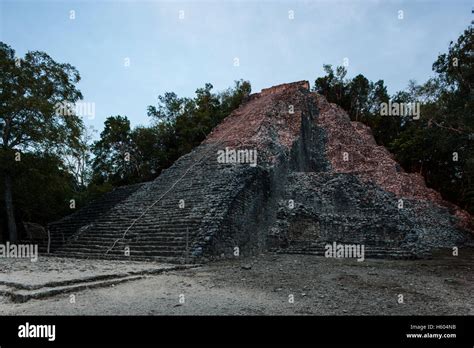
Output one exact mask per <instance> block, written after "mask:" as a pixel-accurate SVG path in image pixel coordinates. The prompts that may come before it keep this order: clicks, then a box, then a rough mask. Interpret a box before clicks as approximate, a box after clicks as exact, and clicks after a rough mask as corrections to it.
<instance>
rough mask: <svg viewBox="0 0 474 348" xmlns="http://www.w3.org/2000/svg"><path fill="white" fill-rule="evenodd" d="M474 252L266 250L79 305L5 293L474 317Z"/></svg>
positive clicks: (28, 309)
mask: <svg viewBox="0 0 474 348" xmlns="http://www.w3.org/2000/svg"><path fill="white" fill-rule="evenodd" d="M473 256H474V252H473V251H472V250H469V251H462V252H461V256H458V257H450V256H449V255H446V254H440V255H437V256H436V257H434V258H433V259H431V260H415V261H408V260H407V261H405V260H404V261H397V260H370V259H368V260H365V261H364V262H357V261H355V260H341V259H339V260H338V259H326V258H323V257H317V256H310V255H276V254H265V255H260V256H258V257H255V258H248V259H240V260H237V259H236V260H226V261H220V262H215V263H212V264H208V265H205V266H202V267H199V268H193V269H187V270H179V271H169V272H167V273H164V274H160V275H150V276H147V277H146V278H144V279H140V280H136V281H131V282H126V283H122V284H117V285H115V286H110V287H107V288H97V289H88V290H83V291H80V292H77V293H74V295H75V300H76V303H74V304H71V303H70V296H71V294H61V295H57V296H55V297H51V298H47V299H42V300H30V301H28V302H26V303H13V302H11V301H9V300H8V299H6V298H1V297H0V313H2V314H4V315H28V314H32V315H43V314H45V315H55V314H59V315H308V314H310V315H368V314H375V315H377V314H379V315H466V314H467V315H473V314H474V301H473V299H472V294H473V293H474V275H473V274H474V272H473V268H474V264H473V260H474V258H473ZM51 262H53V263H54V260H53V261H51ZM88 262H92V263H94V262H95V261H88ZM109 266H110V265H109ZM12 267H13V266H12ZM51 267H53V266H51ZM24 271H25V270H24V269H23V270H22V272H24ZM11 272H12V271H11ZM13 272H14V271H13ZM400 295H402V296H403V303H399V300H400V299H401V297H400ZM292 299H293V300H294V301H292ZM183 302H184V303H183Z"/></svg>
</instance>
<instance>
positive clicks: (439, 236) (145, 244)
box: [49, 81, 472, 262]
mask: <svg viewBox="0 0 474 348" xmlns="http://www.w3.org/2000/svg"><path fill="white" fill-rule="evenodd" d="M233 151H241V152H240V154H241V155H242V156H236V157H233V156H232V154H233V153H234V152H233ZM246 151H247V152H246ZM251 151H252V152H251ZM224 153H225V154H226V156H223V157H222V154H224ZM252 153H253V154H256V161H253V162H251V161H249V159H250V158H251V156H247V157H246V156H244V155H249V154H252ZM234 154H235V153H234ZM220 156H221V157H220ZM222 159H224V161H223V160H222ZM254 159H255V158H254ZM236 162H237V163H236ZM242 162H244V163H242ZM470 223H471V216H470V215H469V214H468V213H466V212H465V211H463V210H461V209H460V208H458V207H456V206H454V205H452V204H449V203H447V202H445V201H443V200H442V199H441V197H440V195H439V194H438V193H437V192H435V191H433V190H431V189H429V188H427V187H426V186H425V184H424V180H423V178H422V177H421V176H419V175H417V174H409V173H405V172H404V171H403V169H402V168H401V167H400V166H399V165H398V164H397V163H396V162H395V160H394V159H393V156H392V155H391V154H390V153H389V152H388V151H387V150H386V149H385V148H383V147H381V146H378V145H377V144H376V143H375V141H374V138H373V136H372V135H371V132H370V129H369V128H368V127H366V126H365V125H363V124H361V123H359V122H353V121H351V120H350V119H349V116H348V115H347V113H345V112H344V111H343V110H342V109H341V108H339V107H338V106H337V105H335V104H331V103H328V102H327V101H326V99H325V98H324V97H322V96H320V95H318V94H316V93H313V92H310V89H309V83H308V82H307V81H300V82H295V83H289V84H283V85H279V86H275V87H271V88H268V89H263V90H262V91H261V92H260V93H255V94H252V95H250V96H249V98H248V101H247V102H246V103H244V104H243V105H241V106H240V107H239V108H238V109H236V110H235V111H234V112H232V113H231V114H230V115H229V116H228V117H227V118H226V119H224V120H223V122H222V123H221V124H220V125H219V126H217V127H216V128H215V129H214V130H213V132H212V133H211V134H210V135H209V136H208V137H207V138H206V140H205V141H203V142H202V143H201V144H200V145H199V146H198V147H196V148H195V149H194V150H193V151H192V152H191V153H189V154H187V155H184V156H182V157H181V158H180V159H178V160H177V161H176V162H175V163H174V165H173V166H171V167H170V168H168V169H167V170H165V171H163V172H162V174H161V175H160V176H159V177H158V178H157V179H156V180H154V181H151V182H146V183H142V184H138V185H133V186H127V187H122V188H117V189H115V190H114V191H112V192H110V193H108V194H106V195H104V196H103V197H102V198H101V199H99V200H97V201H95V202H92V203H91V204H90V205H89V206H86V207H85V208H83V209H81V210H79V211H77V212H76V213H74V214H72V215H70V216H67V217H65V218H63V219H62V220H60V221H57V222H55V223H53V224H51V225H50V226H49V230H50V232H51V243H50V250H51V252H52V253H53V254H55V255H59V256H71V257H87V258H117V259H119V258H120V259H131V260H141V259H152V260H158V261H167V262H194V261H203V260H207V259H212V258H217V257H222V256H224V257H226V256H230V257H233V256H234V255H236V252H238V253H239V255H244V256H245V255H251V254H254V253H257V252H260V251H263V250H268V249H272V250H278V251H280V252H287V253H314V254H321V253H322V252H323V246H324V245H325V244H326V243H333V242H338V243H353V244H354V243H357V244H364V245H365V250H366V256H367V257H371V256H373V257H419V256H423V255H426V254H427V253H429V252H430V251H431V250H432V249H435V248H444V247H446V248H448V247H449V248H451V247H453V246H458V247H459V246H462V245H463V244H464V243H466V242H470V241H471V240H472V233H471V230H470V227H469V226H470Z"/></svg>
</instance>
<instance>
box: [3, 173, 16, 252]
mask: <svg viewBox="0 0 474 348" xmlns="http://www.w3.org/2000/svg"><path fill="white" fill-rule="evenodd" d="M12 190H13V184H12V177H11V175H10V173H5V197H4V198H5V209H6V212H7V221H8V234H9V236H10V242H11V243H16V242H17V240H18V234H17V230H16V222H15V211H14V209H13V195H12Z"/></svg>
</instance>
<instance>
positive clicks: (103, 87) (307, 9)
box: [0, 0, 472, 130]
mask: <svg viewBox="0 0 474 348" xmlns="http://www.w3.org/2000/svg"><path fill="white" fill-rule="evenodd" d="M471 9H472V2H470V1H463V0H458V1H453V0H446V1H413V0H411V1H369V0H367V1H364V0H357V1H355V0H354V1H177V2H171V1H51V0H49V1H46V0H35V1H32V0H26V1H22V0H17V1H9V0H0V40H1V41H3V42H6V43H7V44H9V45H10V46H12V47H13V48H14V49H15V50H16V51H17V55H19V56H22V55H24V53H25V52H26V51H28V50H42V51H45V52H47V53H48V54H49V55H51V56H52V57H53V58H54V59H55V60H57V61H59V62H68V63H71V64H72V65H74V66H75V67H76V68H77V69H78V70H79V72H80V74H81V77H82V81H81V82H80V84H79V88H80V89H81V91H82V92H83V95H84V101H87V102H94V103H95V104H96V117H95V119H93V120H87V119H86V124H88V125H93V126H94V127H95V128H96V129H98V130H101V129H102V127H103V122H104V120H105V118H106V117H107V116H110V115H117V114H121V115H126V116H128V117H129V118H130V120H131V121H132V124H134V125H137V124H147V123H148V118H147V116H146V108H147V106H148V105H150V104H155V103H156V97H157V96H158V95H159V94H162V93H164V92H165V91H174V92H176V93H177V94H178V95H180V96H192V95H193V94H194V91H195V90H196V88H198V87H201V86H203V85H204V83H206V82H210V83H212V84H213V85H214V88H215V90H222V89H224V88H227V87H229V86H231V85H233V81H234V80H236V79H240V78H243V79H246V80H250V82H251V83H252V87H253V91H259V90H260V89H262V88H266V87H269V86H272V85H275V84H280V83H285V82H291V81H297V80H303V79H304V80H309V81H310V83H311V86H312V85H313V83H314V80H315V78H316V77H318V76H322V75H323V70H322V66H323V64H324V63H328V64H332V65H340V64H342V62H343V59H344V58H345V57H347V58H348V59H349V67H348V70H349V74H348V75H349V76H350V77H352V76H354V75H356V74H358V73H362V74H363V75H365V76H366V77H367V78H369V79H371V80H377V79H383V80H385V83H386V84H387V85H388V87H389V92H390V93H394V92H396V91H397V90H400V89H403V88H405V87H406V85H407V82H408V80H409V79H415V80H417V81H418V82H422V81H425V80H426V79H427V78H428V77H429V76H431V65H432V63H433V62H434V60H435V59H436V57H437V55H438V54H439V53H442V52H445V51H446V50H447V47H448V44H449V41H450V40H454V39H456V38H457V37H458V36H459V35H460V34H461V33H462V32H463V30H464V29H465V28H467V27H468V25H469V22H470V21H471V18H472V15H471ZM71 10H73V11H75V16H76V18H75V19H74V20H71V19H70V11H71ZM180 10H182V11H184V19H179V14H180ZM290 10H293V11H294V19H293V20H290V19H289V14H288V11H290ZM399 10H402V11H403V15H404V18H403V19H401V20H400V19H398V14H399V13H398V11H399ZM235 57H238V58H239V61H240V66H239V67H234V66H233V63H234V58H235ZM126 58H129V59H130V66H129V67H125V66H124V62H125V59H126Z"/></svg>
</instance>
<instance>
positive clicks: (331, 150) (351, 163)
mask: <svg viewBox="0 0 474 348" xmlns="http://www.w3.org/2000/svg"><path fill="white" fill-rule="evenodd" d="M314 98H315V100H316V103H317V105H318V109H319V112H320V115H319V118H318V121H317V123H318V125H319V126H320V127H322V128H324V129H325V130H326V134H327V144H326V148H327V157H328V159H329V161H330V162H331V166H332V170H333V171H334V172H337V173H354V174H357V176H358V177H359V178H360V179H362V180H363V181H366V182H375V183H376V184H377V185H379V186H380V187H382V188H383V189H384V190H386V191H389V192H392V193H394V194H395V195H396V196H397V197H399V198H413V199H417V200H427V201H431V202H434V203H436V204H438V205H442V206H445V207H448V208H450V210H451V211H452V213H453V214H455V215H456V216H457V217H459V218H460V219H461V225H462V227H464V228H466V227H467V226H468V225H469V224H470V223H471V222H472V218H471V216H470V214H469V213H467V212H466V211H464V210H462V209H460V208H459V207H457V206H455V205H453V204H451V203H449V202H446V201H444V200H443V199H442V197H441V195H440V194H439V193H438V192H437V191H435V190H433V189H431V188H428V187H427V186H426V184H425V180H424V178H423V176H421V175H420V174H418V173H406V172H405V171H404V170H403V169H402V168H401V167H400V165H398V163H397V162H396V161H395V159H394V156H393V154H391V153H390V152H389V151H388V150H387V149H386V148H385V147H383V146H378V145H377V143H376V142H375V139H374V137H373V135H372V132H371V130H370V128H369V127H368V126H366V125H364V124H362V123H360V122H355V121H351V120H350V118H349V116H348V115H347V113H346V112H345V111H344V110H343V109H341V108H340V107H339V106H337V105H336V104H333V103H329V102H328V101H327V100H326V98H324V97H323V96H321V95H317V94H314ZM345 152H346V153H347V156H346V159H347V160H345V158H344V153H345Z"/></svg>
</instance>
